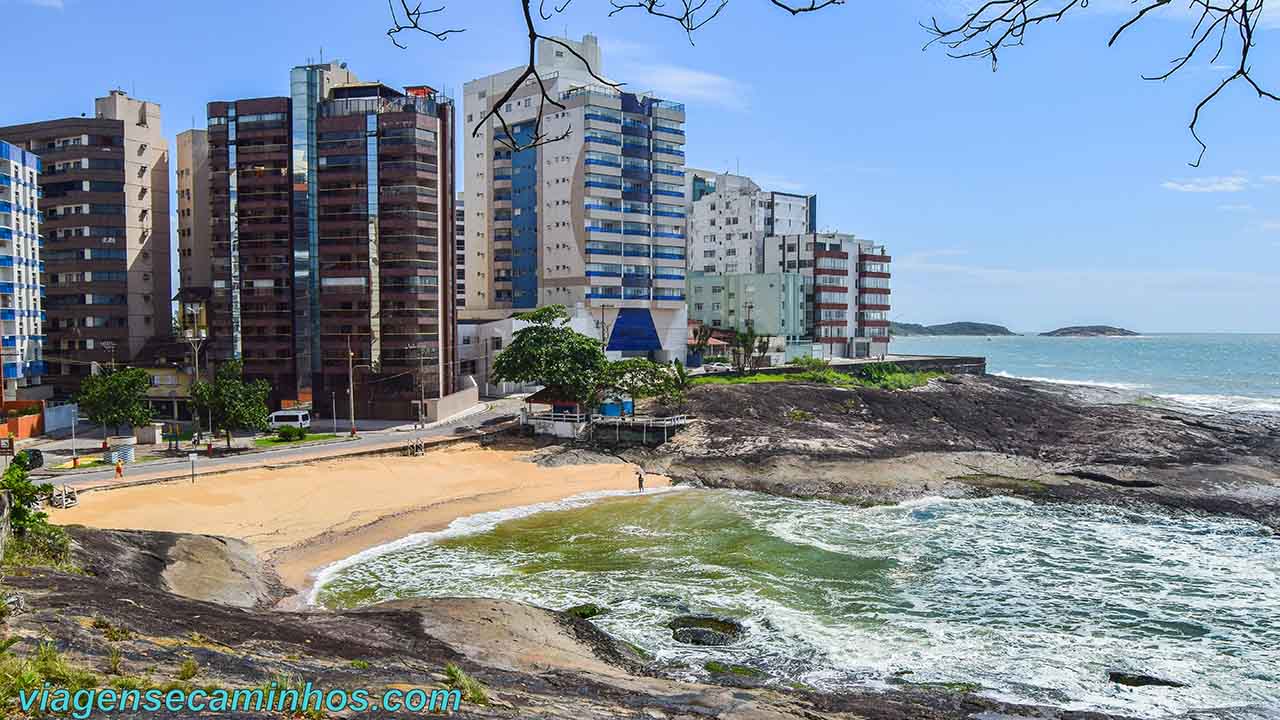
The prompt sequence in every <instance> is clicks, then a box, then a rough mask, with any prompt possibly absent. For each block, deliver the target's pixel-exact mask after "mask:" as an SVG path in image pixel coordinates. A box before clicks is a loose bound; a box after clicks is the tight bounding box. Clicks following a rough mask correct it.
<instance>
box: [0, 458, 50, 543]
mask: <svg viewBox="0 0 1280 720" xmlns="http://www.w3.org/2000/svg"><path fill="white" fill-rule="evenodd" d="M0 487H2V488H3V489H5V490H8V491H9V497H10V499H11V500H12V501H13V507H12V509H11V510H10V515H9V522H10V524H11V526H12V527H13V532H14V534H15V535H22V534H24V533H26V532H27V531H28V530H30V529H32V528H34V527H36V526H39V525H44V524H45V520H47V519H48V517H49V516H48V515H47V514H45V513H43V512H40V511H39V510H37V509H36V507H37V505H38V504H39V502H40V498H41V497H42V496H45V495H49V494H52V493H53V486H52V485H50V484H49V483H41V484H39V485H37V484H35V483H33V482H31V477H30V474H29V473H28V472H27V463H26V455H19V456H18V457H15V458H14V459H13V462H12V463H10V464H9V467H8V469H6V470H5V471H4V475H3V476H0Z"/></svg>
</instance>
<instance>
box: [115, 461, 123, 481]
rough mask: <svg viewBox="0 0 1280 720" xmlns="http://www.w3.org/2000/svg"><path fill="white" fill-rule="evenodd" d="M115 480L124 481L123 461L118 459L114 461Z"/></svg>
mask: <svg viewBox="0 0 1280 720" xmlns="http://www.w3.org/2000/svg"><path fill="white" fill-rule="evenodd" d="M116 479H117V480H123V479H124V460H121V459H119V458H117V459H116Z"/></svg>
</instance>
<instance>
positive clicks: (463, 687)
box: [444, 663, 489, 705]
mask: <svg viewBox="0 0 1280 720" xmlns="http://www.w3.org/2000/svg"><path fill="white" fill-rule="evenodd" d="M444 675H445V678H447V679H446V681H445V687H447V688H449V689H450V690H458V691H461V692H462V699H463V700H466V701H467V702H471V703H475V704H477V705H488V704H489V693H488V692H487V691H486V690H485V689H484V685H481V684H480V681H479V680H476V679H475V678H473V677H471V676H470V675H468V674H466V673H465V672H463V671H462V668H460V667H458V666H457V665H454V664H453V663H449V664H448V665H445V666H444Z"/></svg>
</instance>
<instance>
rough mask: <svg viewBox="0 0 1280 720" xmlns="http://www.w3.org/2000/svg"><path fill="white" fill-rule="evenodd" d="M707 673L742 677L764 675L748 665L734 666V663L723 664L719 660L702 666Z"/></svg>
mask: <svg viewBox="0 0 1280 720" xmlns="http://www.w3.org/2000/svg"><path fill="white" fill-rule="evenodd" d="M702 667H703V669H704V670H706V671H707V672H713V673H728V674H730V675H738V676H741V677H762V676H763V675H764V673H762V672H760V671H759V670H756V669H755V668H751V667H747V666H746V665H734V664H732V663H722V662H720V661H718V660H711V661H709V662H707V664H705V665H703V666H702Z"/></svg>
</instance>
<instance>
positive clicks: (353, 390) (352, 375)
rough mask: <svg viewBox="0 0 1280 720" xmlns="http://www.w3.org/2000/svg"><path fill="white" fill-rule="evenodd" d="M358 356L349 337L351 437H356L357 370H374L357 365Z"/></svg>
mask: <svg viewBox="0 0 1280 720" xmlns="http://www.w3.org/2000/svg"><path fill="white" fill-rule="evenodd" d="M355 361H356V354H355V352H354V351H353V350H352V349H351V336H350V335H347V408H348V410H349V411H350V412H351V437H355V436H356V373H355V370H356V368H369V369H370V370H372V369H373V365H356V364H355Z"/></svg>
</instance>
